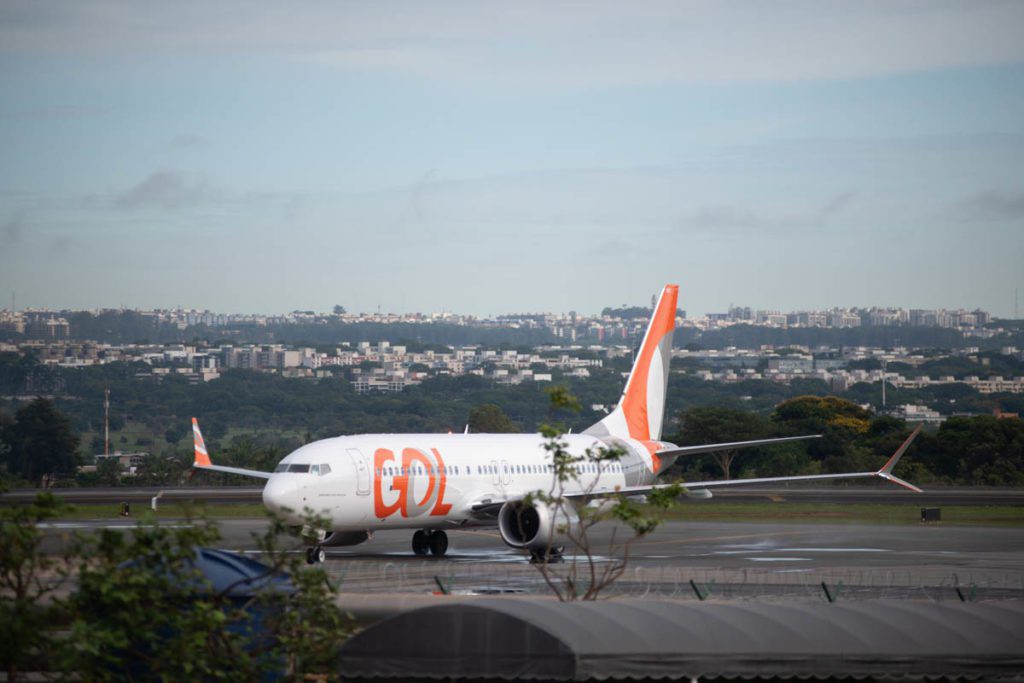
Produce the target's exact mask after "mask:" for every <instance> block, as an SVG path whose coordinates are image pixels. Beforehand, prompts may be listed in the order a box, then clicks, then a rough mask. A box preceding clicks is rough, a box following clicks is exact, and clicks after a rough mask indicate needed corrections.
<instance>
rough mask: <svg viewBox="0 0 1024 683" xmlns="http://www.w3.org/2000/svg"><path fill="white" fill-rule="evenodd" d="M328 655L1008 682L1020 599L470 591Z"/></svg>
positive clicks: (351, 668)
mask: <svg viewBox="0 0 1024 683" xmlns="http://www.w3.org/2000/svg"><path fill="white" fill-rule="evenodd" d="M338 663H339V672H340V673H341V675H342V676H343V677H344V678H345V679H360V678H366V679H392V680H396V679H401V680H416V679H420V680H430V679H439V678H445V679H453V680H466V679H475V680H488V679H490V680H508V679H513V678H515V679H528V680H530V679H532V680H551V681H565V680H576V681H588V680H615V679H636V678H652V679H667V680H691V679H696V678H744V679H758V678H768V677H775V678H790V677H800V678H832V677H840V678H841V677H849V676H854V677H876V676H888V677H895V678H903V677H913V678H918V677H921V676H929V677H931V676H938V677H954V676H967V677H975V676H984V677H1003V676H1011V677H1016V676H1021V675H1024V602H1018V601H1006V602H985V603H959V602H956V603H954V602H945V603H934V602H914V601H886V602H878V601H857V602H853V601H851V602H846V603H835V604H828V603H824V602H822V603H812V602H794V603H785V604H780V603H759V602H723V603H714V602H700V603H682V602H654V601H632V602H625V601H604V602H577V603H571V604H565V603H558V602H554V601H548V600H536V599H521V598H484V599H480V600H478V601H474V602H472V603H455V604H449V605H437V606H431V607H425V608H421V609H417V610H413V611H410V612H406V613H403V614H399V615H397V616H395V617H392V618H390V619H387V620H385V621H382V622H380V623H378V624H376V625H374V626H372V627H370V628H368V629H367V630H365V631H363V632H362V633H360V634H358V635H356V636H355V637H353V638H352V639H351V640H349V641H348V643H346V644H345V645H344V646H343V647H342V648H341V651H340V653H339V662H338Z"/></svg>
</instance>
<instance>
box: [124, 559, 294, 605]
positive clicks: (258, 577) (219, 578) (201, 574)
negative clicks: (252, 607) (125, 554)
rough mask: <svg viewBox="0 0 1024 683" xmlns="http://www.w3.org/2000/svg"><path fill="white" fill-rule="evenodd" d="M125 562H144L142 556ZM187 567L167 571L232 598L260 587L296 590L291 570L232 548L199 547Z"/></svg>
mask: <svg viewBox="0 0 1024 683" xmlns="http://www.w3.org/2000/svg"><path fill="white" fill-rule="evenodd" d="M124 566H129V567H130V566H142V563H141V562H140V561H139V560H132V561H129V562H126V563H125V565H124ZM182 569H183V570H184V571H181V572H179V573H174V572H171V571H170V570H168V571H167V576H169V577H173V579H174V580H175V581H179V582H184V584H185V585H187V586H189V587H190V588H192V589H194V590H196V591H198V592H200V593H210V594H223V595H224V597H229V598H249V597H252V596H253V595H256V594H257V593H258V592H260V591H265V590H273V591H283V592H285V593H293V592H295V590H296V589H295V587H294V586H293V585H292V583H291V579H290V578H289V577H288V575H287V574H284V573H281V572H275V571H272V570H271V569H270V568H269V567H267V566H266V565H265V564H262V563H260V562H257V561H256V560H254V559H252V558H251V557H248V556H246V555H242V554H241V553H234V552H230V551H228V550H218V549H217V548H196V552H195V559H193V560H191V561H190V562H185V563H184V567H182Z"/></svg>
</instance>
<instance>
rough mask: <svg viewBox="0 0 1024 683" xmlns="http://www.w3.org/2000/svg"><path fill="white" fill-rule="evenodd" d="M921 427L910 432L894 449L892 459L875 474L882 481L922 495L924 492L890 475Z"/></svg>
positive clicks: (921, 425)
mask: <svg viewBox="0 0 1024 683" xmlns="http://www.w3.org/2000/svg"><path fill="white" fill-rule="evenodd" d="M922 427H924V424H923V423H922V424H919V425H917V428H916V429H914V431H912V432H911V433H910V436H908V437H907V440H906V441H904V442H903V443H902V444H901V445H900V447H899V448H897V449H896V452H895V453H893V454H892V457H891V458H889V460H888V461H887V462H886V463H885V464H884V465H882V469H880V470H878V471H877V472H875V474H876V475H878V476H879V477H881V478H882V479H885V480H887V481H891V482H892V483H894V484H899V485H900V486H903V487H905V488H908V489H910V490H911V491H914V492H915V493H924V491H922V490H921V489H919V488H917V487H916V486H914V485H913V484H911V483H910V482H907V481H904V480H902V479H900V478H899V477H896V476H893V474H892V471H893V468H895V467H896V463H898V462H899V461H900V458H902V457H903V454H904V453H905V452H906V450H907V449H908V448H910V444H911V442H913V441H914V439H916V438H917V435H918V434H920V433H921V428H922Z"/></svg>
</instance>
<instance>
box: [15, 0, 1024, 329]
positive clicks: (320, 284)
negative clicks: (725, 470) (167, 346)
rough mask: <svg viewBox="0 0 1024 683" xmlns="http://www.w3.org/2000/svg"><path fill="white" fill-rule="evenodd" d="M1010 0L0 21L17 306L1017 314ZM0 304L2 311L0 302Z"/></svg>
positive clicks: (1015, 75)
mask: <svg viewBox="0 0 1024 683" xmlns="http://www.w3.org/2000/svg"><path fill="white" fill-rule="evenodd" d="M1022 28H1024V4H1021V3H1003V2H994V1H993V2H951V3H941V4H940V3H931V2H908V3H899V4H892V3H882V2H865V3H855V4H854V3H836V4H822V3H813V2H796V3H786V4H771V5H760V4H743V3H705V2H684V3H676V2H664V3H663V2H650V3H644V4H642V5H640V6H637V5H621V4H618V3H591V4H587V5H585V6H573V5H566V6H551V5H549V4H546V3H543V4H542V3H529V2H527V3H516V4H514V5H508V6H503V5H478V4H474V3H457V2H453V3H445V4H436V5H430V6H424V5H420V4H418V3H411V2H410V3H404V2H399V3H394V4H389V5H387V6H383V5H366V4H361V3H308V4H304V5H303V6H302V7H301V8H295V7H284V6H279V5H275V4H270V3H241V2H224V3H218V5H217V9H216V10H214V8H212V7H210V6H209V5H207V4H206V3H199V2H184V3H176V4H174V5H150V4H144V5H140V4H137V3H125V2H113V1H111V2H95V3H85V4H83V3H74V2H54V3H45V4H40V3H34V2H23V1H14V2H9V3H5V4H4V5H3V6H2V7H0V121H2V122H3V125H2V126H0V144H2V145H3V147H4V149H5V154H4V155H2V156H0V294H2V295H3V296H4V297H5V298H6V297H7V296H9V294H10V292H12V291H16V292H17V300H18V307H19V308H25V307H50V308H71V309H74V308H78V309H82V308H93V307H108V308H117V307H120V306H122V305H123V306H126V307H129V308H140V307H159V308H173V307H175V306H177V305H188V306H194V307H197V308H206V309H210V310H221V311H291V310H296V309H303V308H312V309H314V310H330V308H331V307H332V306H333V305H335V304H342V305H344V306H346V307H347V308H348V309H350V310H357V311H358V310H364V311H373V310H377V307H378V306H380V307H381V309H382V310H385V311H388V310H390V311H414V310H426V311H440V310H456V311H460V312H463V313H467V314H474V315H478V316H487V315H496V314H500V313H502V312H507V311H540V310H556V311H569V310H579V311H590V312H594V311H599V310H600V309H601V308H602V307H604V306H609V305H619V304H621V303H631V304H632V305H646V302H647V299H648V297H649V296H650V293H651V292H654V291H657V289H658V288H659V287H660V286H661V285H663V284H664V283H666V282H674V283H678V284H679V285H680V286H681V295H682V302H681V307H682V308H685V309H686V310H688V311H689V312H691V314H693V315H700V314H703V313H707V312H716V311H724V310H726V309H727V308H728V307H729V305H730V304H732V303H741V302H742V303H743V304H745V305H749V306H751V307H752V308H756V309H781V310H801V309H803V310H821V309H824V308H829V307H831V306H846V307H850V306H872V305H874V306H880V307H884V306H904V307H908V308H940V307H946V308H965V309H968V310H971V309H974V308H978V307H980V308H983V309H986V310H989V311H991V312H992V313H993V314H994V315H997V316H999V317H1010V316H1012V315H1013V314H1014V293H1015V290H1016V289H1017V288H1019V287H1020V286H1021V284H1022V281H1024V276H1022V270H1021V268H1020V265H1019V264H1020V263H1021V262H1022V258H1024V184H1022V181H1021V178H1024V42H1022V41H1020V39H1019V37H1020V34H1021V29H1022ZM4 305H6V301H5V302H4Z"/></svg>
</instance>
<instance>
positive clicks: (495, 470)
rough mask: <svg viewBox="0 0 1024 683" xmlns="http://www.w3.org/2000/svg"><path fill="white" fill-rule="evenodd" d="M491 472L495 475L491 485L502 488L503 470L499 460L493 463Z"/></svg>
mask: <svg viewBox="0 0 1024 683" xmlns="http://www.w3.org/2000/svg"><path fill="white" fill-rule="evenodd" d="M491 472H493V473H494V475H493V476H492V477H491V483H493V484H494V485H495V486H501V468H500V467H499V466H498V461H497V460H492V461H491Z"/></svg>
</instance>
